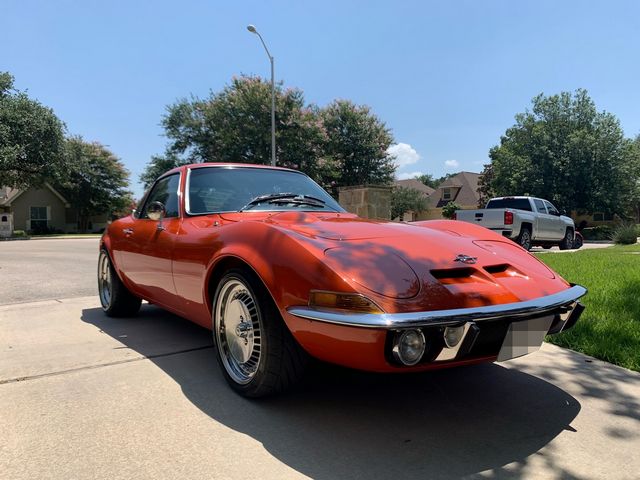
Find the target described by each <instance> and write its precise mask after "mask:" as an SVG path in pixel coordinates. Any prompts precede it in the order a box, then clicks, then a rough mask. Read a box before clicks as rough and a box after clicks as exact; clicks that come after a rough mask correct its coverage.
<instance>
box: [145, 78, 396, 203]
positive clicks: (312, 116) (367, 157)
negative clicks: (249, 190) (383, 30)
mask: <svg viewBox="0 0 640 480" xmlns="http://www.w3.org/2000/svg"><path fill="white" fill-rule="evenodd" d="M270 99H271V87H270V84H269V83H267V82H265V81H264V80H262V79H260V78H258V77H244V76H243V77H237V78H234V79H233V80H232V81H231V83H230V84H229V85H228V86H226V87H225V88H224V89H223V90H222V91H221V92H218V93H211V94H210V95H209V97H208V98H206V99H199V98H196V97H191V98H189V99H182V100H180V101H178V102H177V103H175V104H173V105H170V106H169V107H168V108H167V113H166V115H165V116H164V118H163V120H162V125H163V127H164V129H165V133H166V136H167V137H168V138H169V145H168V147H167V153H166V154H165V155H164V156H163V157H153V158H152V159H151V162H150V164H149V165H148V166H147V172H145V173H144V174H143V175H142V177H141V180H142V182H143V183H145V184H148V182H149V181H151V180H152V179H153V178H155V177H156V176H157V174H158V172H159V170H160V169H161V168H164V167H165V166H168V165H177V164H180V163H182V162H188V163H190V162H194V163H198V162H239V163H262V164H268V163H270V161H271V133H270V132H271V115H270V109H271V100H270ZM392 141H393V137H392V136H391V133H390V131H389V130H388V129H387V128H386V127H385V126H384V124H383V123H382V122H381V121H380V120H379V119H378V118H377V117H376V116H375V115H373V114H372V113H371V111H370V110H369V109H368V108H367V107H361V106H357V105H354V104H353V103H351V102H346V101H335V102H333V103H331V104H330V105H329V106H327V107H326V108H324V109H319V108H318V107H317V106H315V105H306V104H305V102H304V96H303V94H302V91H300V90H298V89H284V88H283V87H282V85H277V87H276V144H277V159H278V165H280V166H285V167H289V168H294V169H299V170H302V171H303V172H305V173H306V174H308V175H309V176H311V177H312V178H313V179H314V180H316V181H318V182H319V183H320V184H321V185H323V186H324V187H332V188H334V193H336V191H335V188H337V187H339V186H343V185H356V184H363V183H371V184H385V183H386V184H388V183H391V181H392V180H393V172H394V171H395V165H394V163H393V160H394V159H393V157H391V156H389V155H388V154H387V152H386V151H387V148H388V147H389V145H390V144H391V143H392ZM159 166H160V167H161V168H159Z"/></svg>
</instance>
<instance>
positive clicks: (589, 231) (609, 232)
mask: <svg viewBox="0 0 640 480" xmlns="http://www.w3.org/2000/svg"><path fill="white" fill-rule="evenodd" d="M580 233H582V236H583V237H584V239H585V240H611V237H612V236H613V228H611V227H609V226H608V225H598V226H597V227H587V228H583V229H582V231H581V232H580Z"/></svg>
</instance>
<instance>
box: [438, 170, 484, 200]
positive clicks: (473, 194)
mask: <svg viewBox="0 0 640 480" xmlns="http://www.w3.org/2000/svg"><path fill="white" fill-rule="evenodd" d="M479 179H480V174H479V173H474V172H460V173H458V174H456V175H454V176H452V177H449V178H447V179H446V180H445V181H444V182H442V183H441V184H440V185H439V186H438V188H437V189H436V190H435V192H433V193H432V194H431V195H430V197H429V199H430V203H431V204H432V205H434V206H435V207H444V206H445V205H446V204H447V203H449V202H456V203H457V204H458V205H461V206H462V205H477V204H478V201H479V200H480V194H479V193H478V181H479ZM444 188H454V189H455V191H454V192H453V194H454V196H453V198H451V200H442V190H443V189H444Z"/></svg>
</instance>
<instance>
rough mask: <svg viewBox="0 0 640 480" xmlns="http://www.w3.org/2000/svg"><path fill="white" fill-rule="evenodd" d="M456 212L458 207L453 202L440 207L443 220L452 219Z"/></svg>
mask: <svg viewBox="0 0 640 480" xmlns="http://www.w3.org/2000/svg"><path fill="white" fill-rule="evenodd" d="M456 210H460V205H458V204H457V203H455V202H449V203H447V204H446V205H445V206H444V207H442V216H443V217H444V218H448V219H452V218H453V217H454V216H455V214H456Z"/></svg>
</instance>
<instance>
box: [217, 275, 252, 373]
mask: <svg viewBox="0 0 640 480" xmlns="http://www.w3.org/2000/svg"><path fill="white" fill-rule="evenodd" d="M261 323H262V322H261V318H260V311H259V309H258V307H257V304H256V300H255V299H254V297H253V294H252V292H251V290H250V289H249V287H247V285H245V283H244V282H243V281H242V280H240V279H239V278H235V277H231V278H227V280H226V281H225V282H224V284H223V285H221V287H220V288H219V289H218V295H217V298H216V301H215V311H214V335H215V340H216V345H217V346H218V354H219V355H220V359H221V360H222V364H223V365H224V368H225V370H226V371H227V373H228V374H229V376H230V377H231V378H232V379H233V381H234V382H236V383H238V384H240V385H246V384H247V383H249V382H250V381H251V379H252V378H253V377H254V375H255V374H256V371H257V370H258V365H259V364H260V347H261V330H262V325H261Z"/></svg>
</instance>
